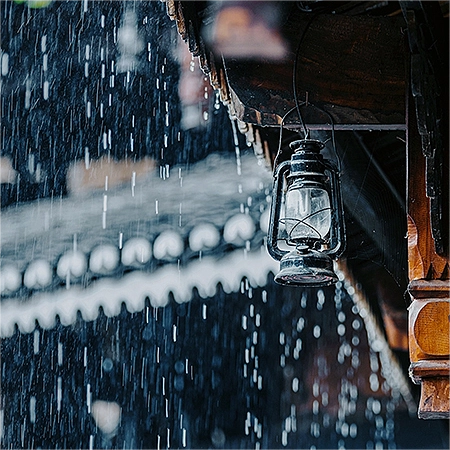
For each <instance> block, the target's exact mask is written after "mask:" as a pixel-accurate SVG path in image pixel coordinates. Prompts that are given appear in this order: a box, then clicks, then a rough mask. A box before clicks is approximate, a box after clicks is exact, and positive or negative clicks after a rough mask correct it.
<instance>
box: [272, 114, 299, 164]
mask: <svg viewBox="0 0 450 450" xmlns="http://www.w3.org/2000/svg"><path fill="white" fill-rule="evenodd" d="M296 109H297V106H294V107H293V108H291V109H290V110H289V111H288V112H287V113H286V114H285V115H284V116H283V118H282V119H281V123H280V137H279V139H278V150H277V154H276V156H275V159H274V161H273V169H274V170H275V169H276V167H277V166H278V159H279V158H280V156H281V154H282V153H283V149H282V142H283V125H284V121H285V120H286V118H287V116H289V114H291V113H292V112H293V111H295V110H296Z"/></svg>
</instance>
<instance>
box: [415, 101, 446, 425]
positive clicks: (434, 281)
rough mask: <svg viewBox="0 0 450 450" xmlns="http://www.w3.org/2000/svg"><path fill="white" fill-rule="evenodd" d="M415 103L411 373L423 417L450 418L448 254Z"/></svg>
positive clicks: (420, 415) (419, 410)
mask: <svg viewBox="0 0 450 450" xmlns="http://www.w3.org/2000/svg"><path fill="white" fill-rule="evenodd" d="M411 103H413V102H411ZM411 106H412V105H411V104H410V109H409V120H408V134H407V153H408V154H407V175H408V186H407V189H408V271H409V280H410V283H409V286H408V291H409V294H410V296H411V300H412V303H411V305H410V307H409V353H410V360H411V365H410V376H411V378H412V380H413V381H414V382H415V383H416V384H420V385H421V398H420V402H419V409H418V416H419V418H422V419H438V418H448V417H450V386H449V368H450V361H449V354H450V349H449V347H450V345H449V333H450V328H449V321H450V295H449V293H450V289H449V283H450V281H449V279H448V278H449V275H448V256H443V255H438V254H437V253H436V251H435V245H434V240H433V237H432V232H431V222H430V199H429V198H428V197H427V196H426V158H425V156H424V155H423V152H422V147H421V138H420V135H419V133H418V131H417V122H416V117H415V112H414V109H413V108H411ZM411 109H412V110H411ZM446 151H448V150H446ZM443 195H444V201H447V202H448V193H446V192H443Z"/></svg>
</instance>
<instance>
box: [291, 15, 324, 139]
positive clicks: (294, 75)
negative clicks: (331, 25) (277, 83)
mask: <svg viewBox="0 0 450 450" xmlns="http://www.w3.org/2000/svg"><path fill="white" fill-rule="evenodd" d="M317 16H318V14H314V15H313V16H312V17H311V19H309V21H308V23H307V24H306V26H305V29H304V30H303V32H302V35H301V36H300V40H299V41H298V44H297V50H296V51H295V58H294V68H293V70H292V90H293V92H294V101H295V106H296V108H297V114H298V119H299V121H300V124H301V126H302V128H303V131H304V134H305V139H307V138H308V136H309V130H308V129H307V128H306V125H305V122H304V120H303V116H302V113H301V111H300V102H299V100H298V92H297V65H298V59H299V57H300V48H301V45H302V42H303V40H304V39H305V36H306V32H307V31H308V29H309V27H310V26H311V24H312V23H313V21H314V20H315V19H316V17H317ZM306 104H307V103H306Z"/></svg>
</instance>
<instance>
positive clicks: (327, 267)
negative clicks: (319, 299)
mask: <svg viewBox="0 0 450 450" xmlns="http://www.w3.org/2000/svg"><path fill="white" fill-rule="evenodd" d="M275 281H276V282H277V283H278V284H282V285H285V286H299V287H323V286H330V285H332V284H335V283H336V282H337V281H338V277H337V275H336V274H335V273H334V271H333V261H332V260H331V258H330V257H329V256H328V255H326V254H325V253H322V252H318V251H316V250H310V249H308V250H306V251H299V250H293V251H291V252H289V253H288V254H287V255H285V256H283V258H282V259H281V262H280V272H279V273H278V274H277V275H276V276H275Z"/></svg>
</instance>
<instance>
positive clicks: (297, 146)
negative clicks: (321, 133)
mask: <svg viewBox="0 0 450 450" xmlns="http://www.w3.org/2000/svg"><path fill="white" fill-rule="evenodd" d="M289 147H290V148H291V150H293V151H294V152H301V151H312V152H320V150H322V149H323V148H324V147H325V144H324V143H323V142H322V141H318V140H316V139H299V140H297V141H292V142H291V143H290V144H289Z"/></svg>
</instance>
